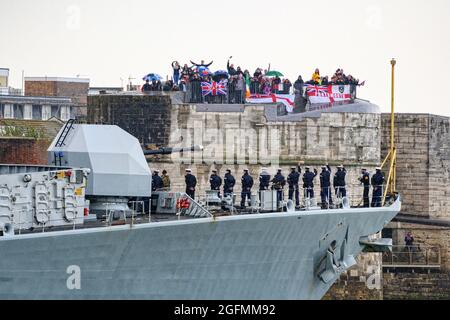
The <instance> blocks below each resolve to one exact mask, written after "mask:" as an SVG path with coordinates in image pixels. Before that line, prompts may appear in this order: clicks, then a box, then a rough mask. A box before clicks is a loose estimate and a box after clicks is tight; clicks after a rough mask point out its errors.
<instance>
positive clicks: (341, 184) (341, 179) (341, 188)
mask: <svg viewBox="0 0 450 320" xmlns="http://www.w3.org/2000/svg"><path fill="white" fill-rule="evenodd" d="M346 175H347V171H346V170H345V168H344V166H342V165H341V166H339V167H338V169H337V172H336V174H335V175H334V179H333V186H334V188H335V191H336V197H338V198H344V197H346V196H347V190H346V189H345V176H346Z"/></svg>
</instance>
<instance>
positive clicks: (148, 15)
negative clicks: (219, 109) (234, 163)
mask: <svg viewBox="0 0 450 320" xmlns="http://www.w3.org/2000/svg"><path fill="white" fill-rule="evenodd" d="M0 41H1V43H2V46H1V48H0V67H6V68H10V69H11V84H12V85H13V86H15V87H20V86H21V72H22V70H24V71H25V75H26V76H45V75H47V76H60V77H70V76H76V75H81V77H89V78H90V79H91V85H92V86H120V85H121V80H120V78H123V79H125V80H124V83H126V82H127V80H126V79H128V77H129V76H130V75H131V76H132V77H134V78H137V80H135V82H136V81H137V82H139V79H140V78H142V77H143V76H144V75H145V74H147V73H149V72H156V73H159V74H161V75H162V76H166V75H169V74H170V72H171V69H170V63H171V61H173V60H178V61H180V62H181V63H184V62H188V61H189V60H190V59H192V60H194V61H199V60H200V59H204V60H208V61H209V60H214V64H213V66H212V67H211V68H212V69H213V70H217V69H224V68H225V67H226V61H227V58H228V57H229V56H230V55H232V56H233V57H234V58H233V61H234V63H235V64H236V65H241V66H242V67H243V68H244V69H245V68H248V69H249V70H250V71H251V72H252V73H253V71H254V69H255V68H256V67H258V66H261V67H263V68H266V67H267V65H268V63H269V62H270V63H271V64H272V69H274V70H275V69H276V70H279V71H282V72H283V73H285V75H287V76H289V77H290V78H291V80H295V78H296V77H297V75H298V74H301V75H303V77H304V78H305V79H306V78H308V79H309V78H310V76H311V74H312V72H313V70H314V68H316V67H319V68H320V70H321V73H322V74H329V75H331V74H332V73H333V72H334V71H335V70H336V69H337V68H338V67H340V68H343V69H344V71H345V72H346V73H349V74H353V75H354V76H356V77H357V78H360V79H361V80H366V87H365V88H362V89H361V90H360V91H359V97H361V98H365V99H368V100H371V101H372V102H374V103H377V104H378V105H380V107H381V108H382V110H383V111H388V110H389V88H390V64H389V61H390V59H391V58H392V57H395V58H397V60H398V63H397V82H396V83H397V91H396V93H397V99H396V100H397V104H396V107H397V111H399V112H425V113H434V114H440V115H446V116H450V108H449V102H448V100H449V97H448V95H447V89H446V83H447V82H448V81H449V79H448V77H449V75H450V1H448V0H429V1H418V0H413V1H411V0H410V1H406V0H395V1H392V0H378V1H375V0H373V1H361V0H340V1H332V0H321V1H295V0H279V1H273V0H257V1H256V0H255V1H243V0H240V1H238V0H227V1H223V2H219V1H200V0H198V1H196V0H193V1H186V0H164V1H163V0H161V1H151V0H146V1H144V0H127V1H124V0H122V1H119V0H94V1H93V0H58V1H53V0H39V1H35V0H14V1H8V0H0ZM429 88H432V90H430V89H429Z"/></svg>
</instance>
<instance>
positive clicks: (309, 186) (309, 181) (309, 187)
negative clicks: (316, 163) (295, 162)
mask: <svg viewBox="0 0 450 320" xmlns="http://www.w3.org/2000/svg"><path fill="white" fill-rule="evenodd" d="M316 176H317V170H316V169H314V173H313V172H311V171H310V168H309V167H306V168H305V173H304V174H303V188H304V190H305V198H311V199H312V198H314V178H315V177H316Z"/></svg>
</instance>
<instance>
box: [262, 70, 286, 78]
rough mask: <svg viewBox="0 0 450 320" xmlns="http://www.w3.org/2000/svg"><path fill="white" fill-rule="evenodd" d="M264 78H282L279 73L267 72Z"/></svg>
mask: <svg viewBox="0 0 450 320" xmlns="http://www.w3.org/2000/svg"><path fill="white" fill-rule="evenodd" d="M266 77H284V75H283V74H282V73H281V72H280V71H269V72H267V73H266Z"/></svg>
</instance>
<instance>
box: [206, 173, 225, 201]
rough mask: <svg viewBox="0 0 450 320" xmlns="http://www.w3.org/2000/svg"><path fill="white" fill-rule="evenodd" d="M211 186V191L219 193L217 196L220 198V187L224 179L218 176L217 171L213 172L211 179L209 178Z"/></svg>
mask: <svg viewBox="0 0 450 320" xmlns="http://www.w3.org/2000/svg"><path fill="white" fill-rule="evenodd" d="M209 184H210V186H211V190H214V191H217V195H218V196H219V198H220V187H221V186H222V178H221V177H219V175H218V174H217V170H216V169H214V170H212V174H211V177H210V178H209Z"/></svg>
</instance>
